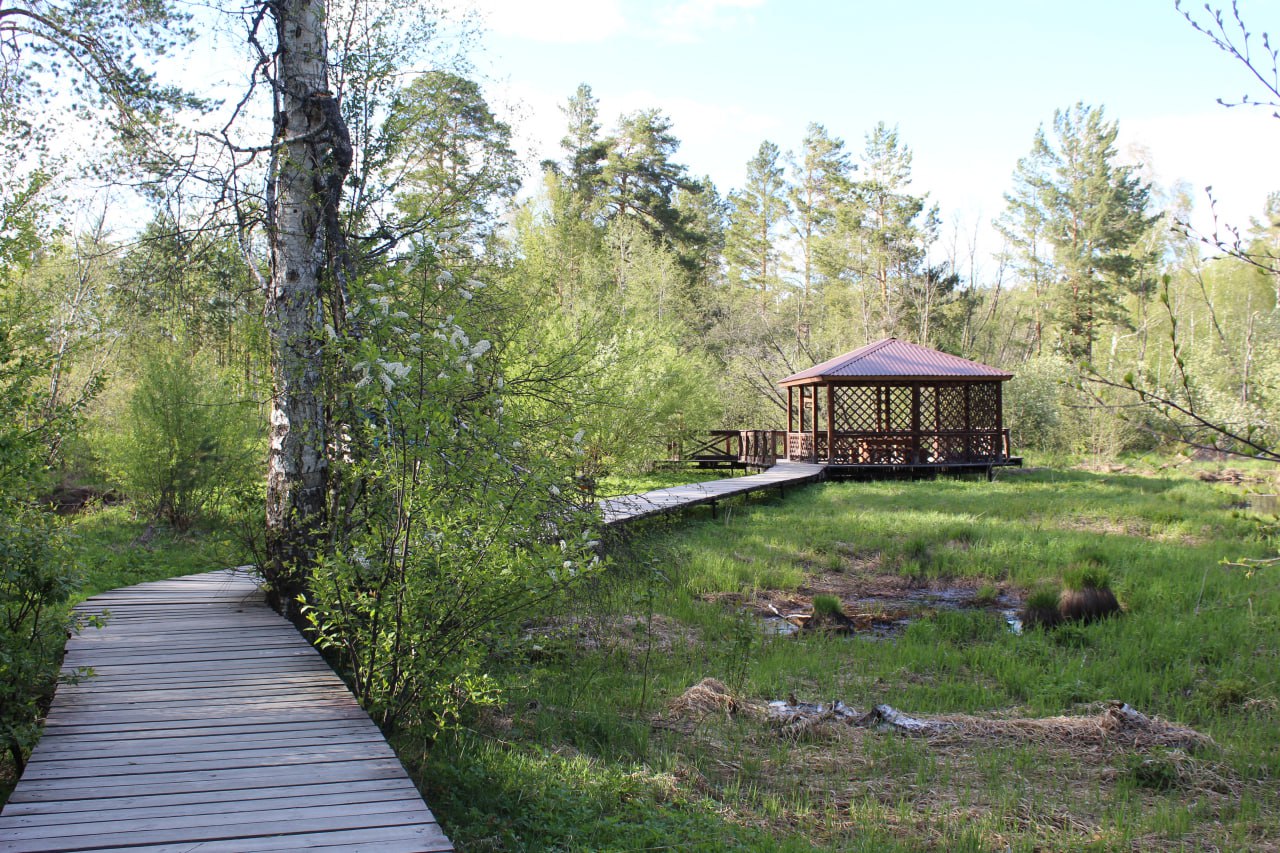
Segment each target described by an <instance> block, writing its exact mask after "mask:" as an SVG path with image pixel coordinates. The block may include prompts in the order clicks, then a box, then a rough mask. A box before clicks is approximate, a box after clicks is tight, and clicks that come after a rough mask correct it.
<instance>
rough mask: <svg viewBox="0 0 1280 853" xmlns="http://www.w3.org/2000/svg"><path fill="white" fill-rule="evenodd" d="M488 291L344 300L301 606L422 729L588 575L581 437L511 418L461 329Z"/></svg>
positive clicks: (474, 692) (477, 345) (485, 343)
mask: <svg viewBox="0 0 1280 853" xmlns="http://www.w3.org/2000/svg"><path fill="white" fill-rule="evenodd" d="M483 290H484V285H483V284H482V283H481V282H479V281H467V282H465V283H458V282H455V280H454V278H453V276H452V275H451V274H450V273H448V272H435V271H433V270H432V269H431V268H429V267H423V268H418V269H416V270H409V269H405V270H402V271H400V272H399V273H398V274H397V275H395V276H391V277H387V278H385V279H383V280H381V281H372V282H369V283H367V285H366V290H365V291H364V292H362V293H361V294H360V296H361V301H360V302H358V303H356V304H354V305H353V306H352V319H353V321H354V322H358V323H360V324H361V326H362V327H363V329H364V337H363V338H362V340H361V341H359V342H358V343H355V342H350V343H352V344H353V349H352V351H351V352H350V354H349V356H348V358H349V359H350V363H352V365H353V368H352V370H353V376H352V382H351V384H350V385H349V386H348V388H347V393H348V394H350V400H351V408H350V409H349V410H348V411H349V412H350V413H351V414H352V415H353V416H354V417H353V420H352V421H351V422H349V423H347V424H344V425H343V427H342V434H343V436H344V441H346V442H347V446H346V448H345V452H344V453H343V454H342V456H341V457H339V458H338V460H337V463H336V465H335V472H334V481H333V482H334V486H335V489H334V498H333V501H334V503H333V506H332V507H331V510H330V511H331V513H332V519H333V520H332V521H331V522H330V525H329V527H328V529H329V531H330V537H331V538H330V543H329V545H328V547H327V548H326V550H325V552H324V553H323V554H321V555H320V556H319V557H318V558H317V560H316V562H315V565H314V567H313V568H311V569H310V571H309V572H308V575H307V583H306V586H305V590H306V591H305V592H304V594H303V595H302V597H301V598H300V603H301V604H302V612H303V614H304V616H305V618H306V620H307V623H308V625H309V627H310V629H311V631H312V632H313V633H314V636H315V638H316V642H317V644H318V645H319V646H320V647H321V648H323V649H326V650H328V651H330V652H331V653H332V654H333V655H334V656H335V657H336V659H337V660H338V662H339V663H340V665H341V666H342V668H343V670H344V671H345V673H346V674H347V676H348V677H349V678H350V680H351V682H352V686H353V689H354V691H355V692H356V695H357V696H358V697H359V699H360V700H361V702H362V703H363V704H364V705H365V707H366V708H367V709H369V711H370V713H371V714H372V715H373V716H374V717H375V719H377V720H378V721H379V722H380V723H381V724H382V725H384V726H387V727H391V728H395V727H403V726H414V727H416V728H417V730H418V731H419V733H420V734H421V735H422V736H430V734H431V733H432V732H435V731H437V730H438V729H439V728H441V727H444V726H448V725H450V724H452V723H454V722H455V721H456V719H457V716H458V714H459V712H460V710H461V709H462V708H463V707H465V706H467V705H469V704H476V703H478V704H485V703H489V702H492V701H493V695H492V685H491V684H490V682H489V680H488V679H487V677H486V676H485V675H484V671H485V666H484V662H485V660H486V656H487V655H488V654H490V653H491V652H493V651H494V649H495V648H496V647H500V646H501V645H503V644H504V643H507V642H509V641H510V635H511V633H512V632H513V631H514V630H515V628H516V626H517V624H518V618H519V614H521V613H523V612H525V611H527V610H528V609H529V608H530V607H532V606H534V605H537V604H539V603H542V602H545V601H546V600H548V599H551V598H554V597H556V596H558V595H559V594H560V592H561V591H562V590H563V589H564V588H566V587H568V586H570V585H572V584H573V583H575V582H576V581H577V580H578V579H579V578H581V577H582V576H584V575H586V574H589V573H590V572H591V571H593V570H594V568H595V566H596V565H597V560H596V558H595V555H594V553H593V552H592V548H593V547H594V546H595V544H596V543H595V542H594V541H593V540H591V539H590V535H589V532H588V525H589V524H590V515H589V514H582V513H580V512H579V511H578V509H577V508H576V507H574V505H573V504H572V503H570V502H569V498H568V494H569V488H570V470H569V466H570V464H571V460H572V459H574V458H575V455H576V454H579V453H581V446H580V442H581V435H580V434H579V435H578V437H577V438H576V439H574V438H572V437H570V436H568V435H567V434H566V433H565V432H563V428H564V427H565V426H567V425H568V423H569V422H568V421H567V419H564V418H559V419H556V420H555V421H552V422H551V423H547V422H537V421H533V420H530V419H528V418H527V417H525V416H524V414H523V413H522V412H521V410H520V408H519V406H510V407H508V398H507V394H506V393H505V391H504V389H505V387H506V380H505V378H504V377H503V375H502V374H501V372H500V370H499V366H500V362H499V361H498V359H497V358H495V353H494V352H493V343H492V342H491V341H490V340H489V339H487V338H486V339H480V340H473V339H472V338H471V335H470V333H469V332H468V331H467V328H465V327H464V325H463V324H470V323H473V322H476V321H477V318H480V317H483V316H485V314H486V310H485V309H484V308H483V307H481V304H482V303H484V302H485V301H486V298H485V296H484V295H483V293H482V291H483ZM460 294H461V296H460ZM473 300H474V301H475V302H476V303H477V304H476V305H472V304H471V303H472V301H473ZM450 309H452V311H450ZM473 328H474V327H473Z"/></svg>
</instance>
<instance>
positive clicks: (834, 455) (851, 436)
mask: <svg viewBox="0 0 1280 853" xmlns="http://www.w3.org/2000/svg"><path fill="white" fill-rule="evenodd" d="M832 439H833V440H832V444H831V448H832V452H831V454H830V455H828V453H827V434H826V433H825V432H819V433H818V435H817V441H816V442H815V441H814V435H813V433H798V432H793V433H791V434H790V435H789V436H788V439H787V452H788V455H789V458H790V459H792V460H795V461H802V460H803V461H814V460H816V461H818V462H830V463H832V464H835V465H949V464H950V465H958V464H975V463H984V462H998V461H1001V460H1003V459H1005V458H1007V457H1008V455H1009V447H1008V430H1001V431H997V430H970V431H968V432H966V431H964V430H947V431H925V430H922V431H921V432H919V433H914V432H911V431H910V430H904V431H897V432H890V433H884V432H872V431H862V430H859V431H851V430H841V431H838V432H836V433H835V434H834V435H833V436H832Z"/></svg>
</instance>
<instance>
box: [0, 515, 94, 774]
mask: <svg viewBox="0 0 1280 853" xmlns="http://www.w3.org/2000/svg"><path fill="white" fill-rule="evenodd" d="M76 580H77V575H76V572H75V569H74V566H73V565H72V564H71V563H70V561H69V560H68V559H67V558H66V554H65V552H64V551H63V548H62V543H61V535H60V529H59V526H58V521H57V519H56V518H55V517H54V516H51V515H49V514H48V513H44V512H41V511H39V510H38V509H36V508H34V507H32V506H31V505H30V504H27V503H25V502H23V501H16V500H11V499H5V498H0V743H3V745H4V747H5V748H6V749H7V750H8V751H9V753H10V755H11V756H12V757H13V760H14V763H15V764H16V765H17V766H18V767H21V766H22V764H23V762H24V761H25V759H26V756H27V755H28V754H29V753H30V752H31V748H32V747H33V746H35V742H36V740H37V739H38V738H39V736H40V717H41V714H42V712H43V709H44V706H45V704H46V703H47V702H48V700H49V699H50V697H52V695H53V688H54V685H55V684H56V683H57V680H58V660H59V657H60V654H61V652H62V646H63V643H64V642H65V640H66V637H67V632H68V631H69V630H70V629H71V627H72V625H71V620H70V616H69V611H68V609H67V607H66V604H67V599H68V598H69V597H70V596H71V593H72V592H73V591H74V590H75V588H76Z"/></svg>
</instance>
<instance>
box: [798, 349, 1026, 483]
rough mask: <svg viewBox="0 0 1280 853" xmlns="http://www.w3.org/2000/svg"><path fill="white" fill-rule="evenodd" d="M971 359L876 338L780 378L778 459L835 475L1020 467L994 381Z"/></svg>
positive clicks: (1004, 376)
mask: <svg viewBox="0 0 1280 853" xmlns="http://www.w3.org/2000/svg"><path fill="white" fill-rule="evenodd" d="M1012 378H1013V374H1011V373H1006V372H1005V371H1003V370H998V369H997V368H994V367H988V366H987V365H985V364H979V363H978V362H976V361H969V360H968V359H965V358H960V357H959V356H954V355H948V354H947V353H942V352H938V351H937V350H932V349H929V348H928V347H922V346H919V345H917V344H912V343H908V342H906V341H900V340H898V339H897V338H886V339H885V340H882V341H876V342H875V343H872V344H867V345H866V346H864V347H862V348H861V349H856V350H854V351H853V352H850V353H846V354H844V355H841V356H837V357H835V358H833V359H831V360H829V361H824V362H823V363H822V364H819V365H816V366H814V367H811V368H809V369H808V370H802V371H801V372H799V373H796V374H794V375H792V376H788V377H787V378H786V379H783V380H782V382H781V383H779V384H780V385H782V386H783V387H784V388H786V389H787V458H788V459H790V460H791V461H794V462H818V463H822V464H825V465H828V466H831V467H833V468H836V469H840V468H846V469H870V470H879V471H883V470H884V469H903V470H910V469H926V470H933V471H939V470H965V469H969V470H973V469H978V470H984V469H985V470H987V471H988V472H989V471H990V469H991V468H992V467H995V466H999V465H1020V464H1021V463H1022V460H1021V459H1020V458H1018V457H1014V456H1013V455H1012V454H1011V452H1010V448H1009V431H1008V430H1006V429H1005V428H1004V418H1003V414H1002V411H1001V409H1002V403H1003V394H1002V387H1003V386H1002V383H1004V382H1006V381H1007V380H1009V379H1012Z"/></svg>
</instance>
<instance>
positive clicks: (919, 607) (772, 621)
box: [746, 587, 1022, 639]
mask: <svg viewBox="0 0 1280 853" xmlns="http://www.w3.org/2000/svg"><path fill="white" fill-rule="evenodd" d="M786 603H789V604H794V605H800V606H798V607H794V608H793V609H790V610H788V609H784V608H782V607H779V606H778V605H777V604H774V603H772V602H770V603H766V604H765V605H764V606H763V608H761V607H758V606H756V607H748V608H746V609H747V612H749V613H752V614H753V615H755V616H756V617H757V618H759V619H760V622H761V624H762V625H763V626H764V630H765V631H766V632H767V633H770V634H776V635H779V636H791V635H793V634H799V633H800V632H801V631H802V630H803V628H802V626H803V625H804V624H805V622H806V621H807V619H808V618H810V614H811V613H812V605H811V604H810V605H809V606H807V607H806V606H804V605H803V603H802V602H801V601H799V600H792V601H788V602H786ZM841 606H842V610H843V611H844V615H845V616H846V617H847V618H848V621H849V622H850V623H852V625H853V631H852V634H853V635H856V636H862V637H871V638H876V639H892V638H894V637H897V636H899V635H901V634H902V633H903V632H904V631H905V630H906V629H907V626H909V625H910V624H911V623H912V622H915V621H917V620H919V619H927V618H929V617H930V616H932V615H934V614H935V613H938V612H939V611H944V610H984V611H986V612H988V613H991V614H992V615H994V616H997V617H999V618H1000V619H1002V620H1003V621H1004V623H1005V625H1007V626H1008V629H1009V631H1010V632H1011V633H1014V634H1021V633H1022V620H1021V619H1020V618H1018V611H1019V608H1020V602H1019V601H1018V599H1017V598H1015V597H1014V596H1012V595H1009V594H1008V593H1005V592H1001V593H1000V594H999V595H997V596H996V598H995V599H994V600H992V599H989V598H986V599H980V598H979V594H978V590H976V589H971V588H965V587H946V588H941V589H918V590H904V591H902V592H899V593H893V594H877V595H866V596H860V597H855V598H842V599H841Z"/></svg>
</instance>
